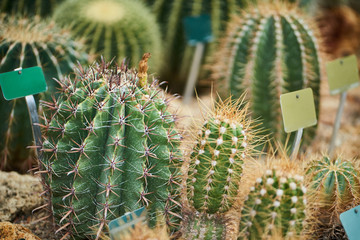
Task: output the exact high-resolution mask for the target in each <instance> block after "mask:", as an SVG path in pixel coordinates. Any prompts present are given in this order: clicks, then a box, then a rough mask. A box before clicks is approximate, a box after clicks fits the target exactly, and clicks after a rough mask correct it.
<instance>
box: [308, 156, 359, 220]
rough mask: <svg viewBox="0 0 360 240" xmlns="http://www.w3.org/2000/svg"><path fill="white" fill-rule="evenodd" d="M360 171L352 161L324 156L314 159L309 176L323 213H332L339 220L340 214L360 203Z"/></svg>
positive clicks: (309, 168) (309, 167)
mask: <svg viewBox="0 0 360 240" xmlns="http://www.w3.org/2000/svg"><path fill="white" fill-rule="evenodd" d="M359 174H360V171H359V168H358V167H357V166H356V165H355V163H354V162H352V161H347V160H342V159H341V158H337V159H333V160H331V159H330V158H329V157H326V156H324V157H323V158H322V159H318V160H314V161H312V162H311V163H310V164H309V165H308V167H307V176H308V179H309V181H311V183H312V184H311V185H312V188H313V189H314V192H315V193H316V195H315V199H314V202H317V203H318V204H319V207H320V208H321V211H322V213H321V214H322V215H325V213H326V214H327V215H329V214H330V216H332V217H335V218H334V219H335V220H336V221H338V219H339V214H340V213H342V212H344V211H346V210H348V209H349V208H351V207H352V206H355V205H356V204H359V203H360V177H359Z"/></svg>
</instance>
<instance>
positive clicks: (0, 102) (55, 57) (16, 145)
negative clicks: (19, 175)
mask: <svg viewBox="0 0 360 240" xmlns="http://www.w3.org/2000/svg"><path fill="white" fill-rule="evenodd" d="M0 24H1V29H0V72H1V73H3V72H8V71H13V70H14V69H16V68H19V67H22V68H27V67H33V66H40V67H42V69H43V71H44V74H45V78H46V81H47V85H48V92H49V93H54V92H55V91H56V87H58V84H57V83H56V81H54V80H52V78H54V77H56V78H58V79H61V78H62V77H63V76H64V75H66V74H69V73H70V71H71V70H72V68H73V67H74V63H75V62H76V61H77V59H78V60H80V61H83V60H84V59H85V56H83V55H81V54H80V53H79V52H80V50H81V49H82V44H81V43H80V42H75V41H73V40H71V39H70V36H69V34H68V33H67V32H66V31H64V30H62V29H59V28H58V27H56V26H55V25H54V24H53V23H49V22H46V21H45V22H40V21H39V19H38V18H34V19H32V18H29V19H26V18H13V17H2V18H0ZM49 95H50V94H45V95H44V94H43V95H42V98H43V99H49ZM37 99H38V98H37ZM0 111H1V114H0V123H1V126H0V166H1V167H0V168H1V169H5V170H17V171H24V170H27V169H26V168H28V166H26V165H27V164H26V163H27V162H28V160H29V161H31V160H32V159H31V158H32V151H31V150H30V149H27V148H26V147H27V146H31V145H32V140H33V137H32V131H31V125H30V121H29V120H30V119H29V115H28V110H27V106H26V103H25V100H24V99H16V100H12V101H7V100H5V99H4V98H3V96H2V95H1V96H0Z"/></svg>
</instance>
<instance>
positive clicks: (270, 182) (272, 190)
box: [239, 169, 306, 239]
mask: <svg viewBox="0 0 360 240" xmlns="http://www.w3.org/2000/svg"><path fill="white" fill-rule="evenodd" d="M279 173H280V172H279V171H278V170H275V169H268V170H267V171H266V173H265V174H264V176H262V177H260V178H258V179H256V183H255V185H254V186H252V187H251V189H250V193H249V195H248V196H247V199H246V200H245V202H244V204H243V208H242V210H241V219H240V228H239V236H240V237H239V238H240V239H267V237H272V236H274V235H277V236H279V235H280V236H281V235H282V237H290V238H291V237H296V236H300V234H301V231H302V230H303V228H304V220H305V207H306V196H305V193H306V187H305V186H304V184H303V176H300V175H294V176H289V175H287V174H279Z"/></svg>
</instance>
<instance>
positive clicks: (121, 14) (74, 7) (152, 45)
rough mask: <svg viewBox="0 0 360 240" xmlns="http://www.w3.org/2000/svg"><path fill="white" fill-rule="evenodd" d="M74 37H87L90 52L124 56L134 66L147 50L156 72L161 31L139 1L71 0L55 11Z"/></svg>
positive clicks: (108, 57)
mask: <svg viewBox="0 0 360 240" xmlns="http://www.w3.org/2000/svg"><path fill="white" fill-rule="evenodd" d="M54 19H55V21H56V22H57V23H59V24H60V25H61V26H67V27H70V28H71V31H72V34H73V36H77V37H83V38H85V39H86V45H87V49H88V52H89V53H90V54H95V55H96V56H97V59H100V55H102V56H104V57H105V59H108V60H109V59H113V58H115V59H117V60H118V62H120V61H122V59H123V58H125V57H126V58H128V59H129V60H130V66H132V67H135V66H136V64H137V63H138V62H139V61H140V59H141V57H142V54H143V53H144V52H151V54H152V59H151V60H150V63H149V64H150V67H151V69H152V71H156V70H157V68H158V67H159V65H160V61H161V59H162V58H161V51H162V50H161V34H160V30H159V28H158V25H157V24H156V20H155V17H154V16H152V15H151V13H150V12H149V10H148V9H147V8H146V6H144V5H143V4H142V3H141V2H140V1H133V0H90V1H89V0H78V1H72V0H68V1H66V2H64V3H63V4H61V5H60V6H59V7H58V8H57V10H56V11H55V14H54Z"/></svg>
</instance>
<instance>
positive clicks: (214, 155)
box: [182, 99, 254, 239]
mask: <svg viewBox="0 0 360 240" xmlns="http://www.w3.org/2000/svg"><path fill="white" fill-rule="evenodd" d="M237 104H238V103H234V102H232V101H231V99H229V100H227V101H225V102H224V103H220V104H219V105H218V106H217V107H216V109H215V110H214V112H212V113H210V116H209V117H208V118H207V120H206V121H205V123H204V124H203V126H202V128H201V130H199V132H198V135H197V136H196V139H195V141H196V144H195V146H193V147H192V149H191V153H190V155H189V169H188V174H187V178H186V191H187V200H188V209H189V210H190V211H183V215H184V218H185V220H184V221H183V231H182V232H183V233H184V235H187V236H192V238H190V237H189V238H188V239H223V238H224V237H225V235H229V234H230V235H231V233H230V231H229V230H228V229H227V228H226V220H225V219H226V214H227V213H228V212H229V211H230V210H231V209H232V208H233V205H234V204H235V203H236V201H237V195H238V188H239V184H240V179H241V176H242V170H243V163H244V161H245V160H246V159H250V158H251V155H252V154H253V152H252V150H253V147H254V133H253V130H252V129H251V122H250V121H248V120H247V119H246V118H247V107H246V106H245V108H244V109H243V110H239V106H237ZM192 211H195V212H196V214H189V213H188V212H192ZM189 229H190V230H191V231H190V232H188V231H189ZM225 229H227V230H225Z"/></svg>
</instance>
